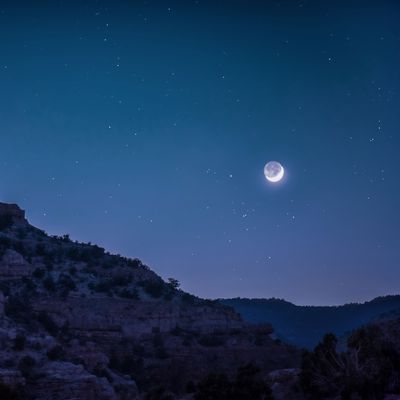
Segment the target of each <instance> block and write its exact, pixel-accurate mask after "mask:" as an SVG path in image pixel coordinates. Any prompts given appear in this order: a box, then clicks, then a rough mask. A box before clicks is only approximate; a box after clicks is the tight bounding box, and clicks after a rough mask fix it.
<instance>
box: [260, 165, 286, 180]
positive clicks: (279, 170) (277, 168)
mask: <svg viewBox="0 0 400 400" xmlns="http://www.w3.org/2000/svg"><path fill="white" fill-rule="evenodd" d="M264 175H265V177H266V178H267V180H268V181H269V182H273V183H276V182H279V181H280V180H281V179H282V178H283V175H285V169H284V168H283V167H282V165H281V164H280V163H278V161H269V162H268V163H267V164H265V167H264Z"/></svg>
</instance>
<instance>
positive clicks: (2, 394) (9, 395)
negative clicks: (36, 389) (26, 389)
mask: <svg viewBox="0 0 400 400" xmlns="http://www.w3.org/2000/svg"><path fill="white" fill-rule="evenodd" d="M0 399H1V400H21V399H22V398H21V397H20V395H19V394H18V392H17V391H15V390H14V389H12V388H10V387H9V386H7V385H5V384H4V383H0Z"/></svg>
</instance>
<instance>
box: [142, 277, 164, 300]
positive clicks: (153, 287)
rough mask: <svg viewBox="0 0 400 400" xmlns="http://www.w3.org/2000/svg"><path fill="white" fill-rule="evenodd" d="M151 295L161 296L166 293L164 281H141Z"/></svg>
mask: <svg viewBox="0 0 400 400" xmlns="http://www.w3.org/2000/svg"><path fill="white" fill-rule="evenodd" d="M139 284H140V286H142V287H143V289H144V290H145V292H146V293H147V294H149V295H150V296H151V297H154V298H156V299H157V298H160V297H161V296H162V295H163V293H164V285H165V284H164V282H163V281H161V280H151V279H148V280H145V281H142V282H140V283H139Z"/></svg>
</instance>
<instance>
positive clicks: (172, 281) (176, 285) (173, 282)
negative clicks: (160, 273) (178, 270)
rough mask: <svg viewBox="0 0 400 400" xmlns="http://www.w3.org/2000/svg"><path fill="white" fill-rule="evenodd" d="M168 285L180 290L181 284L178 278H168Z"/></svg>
mask: <svg viewBox="0 0 400 400" xmlns="http://www.w3.org/2000/svg"><path fill="white" fill-rule="evenodd" d="M168 285H169V286H171V287H172V289H175V290H178V289H179V288H180V286H181V284H180V283H179V281H178V279H175V278H168Z"/></svg>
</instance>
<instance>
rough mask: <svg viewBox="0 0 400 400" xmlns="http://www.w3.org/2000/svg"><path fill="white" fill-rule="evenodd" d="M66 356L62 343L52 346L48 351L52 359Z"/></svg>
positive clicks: (48, 355) (48, 356)
mask: <svg viewBox="0 0 400 400" xmlns="http://www.w3.org/2000/svg"><path fill="white" fill-rule="evenodd" d="M64 357H65V351H64V349H63V348H62V347H61V346H60V345H56V346H54V347H52V348H51V349H50V350H49V351H48V352H47V358H48V359H49V360H52V361H56V360H61V359H63V358H64Z"/></svg>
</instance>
